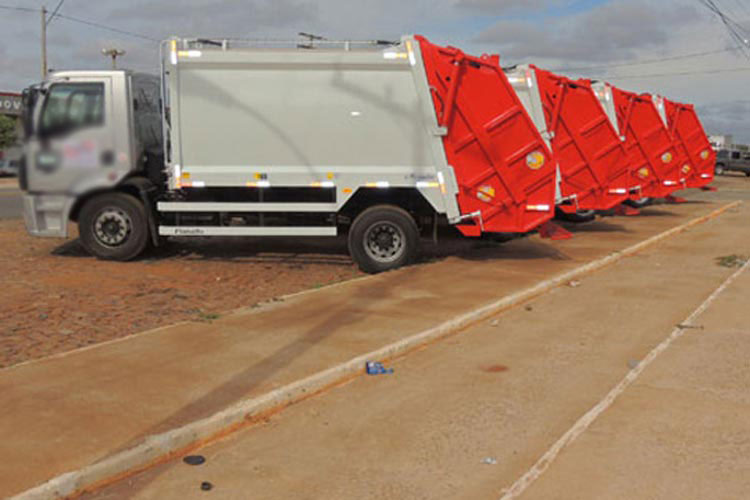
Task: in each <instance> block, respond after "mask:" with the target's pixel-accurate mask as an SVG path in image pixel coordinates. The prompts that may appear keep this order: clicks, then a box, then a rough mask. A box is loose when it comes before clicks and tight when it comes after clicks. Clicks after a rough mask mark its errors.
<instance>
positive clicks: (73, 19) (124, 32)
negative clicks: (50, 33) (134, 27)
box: [0, 0, 160, 42]
mask: <svg viewBox="0 0 750 500" xmlns="http://www.w3.org/2000/svg"><path fill="white" fill-rule="evenodd" d="M63 2H64V0H63V1H61V2H60V3H58V7H56V10H57V11H59V7H60V6H61V5H62V4H63ZM0 9H2V10H15V11H19V12H34V13H38V12H39V11H38V10H37V9H32V8H29V7H16V6H13V5H0ZM53 16H54V14H53V15H52V16H50V18H49V20H48V21H47V24H49V21H51V20H52V17H53ZM56 17H57V18H58V19H65V20H66V21H71V22H74V23H79V24H84V25H86V26H90V27H93V28H99V29H101V30H105V31H111V32H112V33H118V34H120V35H127V36H131V37H134V38H140V39H142V40H148V41H150V42H159V41H160V40H159V39H157V38H153V37H150V36H147V35H144V34H142V33H136V32H134V31H128V30H122V29H119V28H113V27H112V26H107V25H106V24H102V23H98V22H95V21H89V20H87V19H81V18H78V17H73V16H68V15H66V14H61V13H59V12H58V13H57V16H56Z"/></svg>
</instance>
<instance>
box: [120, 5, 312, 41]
mask: <svg viewBox="0 0 750 500" xmlns="http://www.w3.org/2000/svg"><path fill="white" fill-rule="evenodd" d="M107 20H108V22H109V23H115V22H119V23H123V22H125V23H133V22H135V23H137V25H138V26H139V27H142V28H141V29H146V30H147V31H148V33H147V34H151V35H152V36H155V37H157V38H166V37H167V36H168V35H174V34H183V35H186V36H187V35H200V36H215V35H217V36H223V37H244V38H259V36H258V33H264V32H269V31H276V30H278V29H280V28H289V27H293V26H300V25H304V24H305V23H313V22H316V21H317V20H318V7H317V4H316V3H313V2H309V1H305V0H250V1H248V0H220V1H214V2H206V1H204V0H184V1H181V2H179V3H175V2H154V1H140V2H138V3H136V4H135V5H128V6H127V7H118V8H116V9H114V10H112V11H111V12H110V14H109V16H108V17H107ZM131 25H132V24H131Z"/></svg>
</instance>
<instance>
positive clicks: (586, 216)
mask: <svg viewBox="0 0 750 500" xmlns="http://www.w3.org/2000/svg"><path fill="white" fill-rule="evenodd" d="M555 217H556V218H558V219H561V220H564V221H567V222H574V223H576V224H582V223H584V222H591V221H592V220H594V219H596V211H595V210H578V211H577V212H574V213H571V214H569V213H567V212H563V211H562V210H557V211H556V213H555Z"/></svg>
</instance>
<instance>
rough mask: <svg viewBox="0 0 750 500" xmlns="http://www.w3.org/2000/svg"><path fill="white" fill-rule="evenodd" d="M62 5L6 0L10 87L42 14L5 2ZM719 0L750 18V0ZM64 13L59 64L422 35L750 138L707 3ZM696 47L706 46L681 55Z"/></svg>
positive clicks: (727, 47) (731, 51)
mask: <svg viewBox="0 0 750 500" xmlns="http://www.w3.org/2000/svg"><path fill="white" fill-rule="evenodd" d="M58 2H59V0H0V91H19V90H20V89H22V88H23V87H25V86H27V85H28V84H30V83H32V82H35V81H38V80H39V79H40V14H39V13H36V12H28V11H18V10H9V9H4V8H3V7H8V6H11V7H21V8H26V9H39V8H40V7H41V6H42V5H43V4H44V5H46V7H47V9H49V10H53V9H54V8H55V6H56V5H57V4H58ZM717 3H718V4H719V6H721V7H722V8H723V9H725V11H726V12H727V13H729V14H730V15H731V16H732V17H733V18H734V19H735V20H737V21H739V22H740V23H741V24H742V25H744V26H747V27H750V0H717ZM59 12H60V13H61V14H62V15H63V16H65V17H58V18H55V19H53V20H52V21H51V22H50V23H49V26H48V35H47V37H48V54H49V55H48V57H49V67H50V68H54V69H93V68H106V67H108V65H109V64H110V63H109V60H108V59H105V58H104V57H103V56H102V55H101V49H102V48H110V47H116V48H120V49H124V50H125V51H126V55H125V56H123V57H122V59H121V66H123V67H129V68H133V69H137V70H141V71H152V72H156V71H157V68H158V43H157V42H156V41H154V40H161V39H165V38H168V37H170V36H172V35H179V36H196V37H206V38H211V37H219V38H221V37H237V38H283V39H292V38H295V37H296V36H297V33H298V32H300V31H304V32H309V33H315V34H320V35H323V36H325V37H327V38H332V39H389V40H390V39H398V38H399V37H400V36H401V35H403V34H410V33H418V34H422V35H425V36H427V37H428V38H430V39H431V40H432V41H434V42H436V43H438V44H446V45H448V44H449V45H453V46H456V47H459V48H461V49H463V50H464V51H466V52H468V53H473V54H477V55H479V54H482V53H493V54H494V53H499V54H500V57H501V62H502V64H504V65H511V64H516V63H534V64H536V65H537V66H540V67H543V68H546V69H550V70H553V71H557V72H560V73H563V74H566V75H568V76H571V77H576V78H577V77H587V78H595V79H602V80H607V81H610V82H612V83H613V84H615V85H617V86H618V87H622V88H625V89H628V90H633V91H638V92H646V91H648V92H653V93H659V94H662V95H665V96H667V97H669V98H672V99H674V100H678V101H681V102H689V103H693V104H695V105H696V106H697V108H698V111H699V114H700V117H701V119H702V121H703V123H704V125H705V128H706V130H707V131H708V132H709V133H717V134H733V135H734V137H735V142H741V143H750V120H747V117H748V115H749V114H750V96H748V95H747V88H748V82H749V80H750V58H749V56H747V55H745V53H744V52H743V51H740V50H736V49H737V45H736V42H734V41H733V40H732V39H731V37H730V36H729V34H728V32H727V30H726V29H725V27H724V26H723V24H722V23H721V22H720V21H719V19H718V18H717V17H716V16H715V15H714V14H713V13H711V12H710V11H708V10H707V9H706V8H705V7H703V6H702V5H701V4H700V2H699V1H698V0H658V1H657V0H409V1H404V0H317V1H314V0H127V1H123V0H64V2H63V4H62V7H61V8H60V11H59ZM71 18H72V19H71ZM73 19H76V20H78V21H74V20H73ZM81 21H85V22H88V23H93V24H99V25H104V26H107V27H110V28H114V29H116V30H121V31H125V32H129V33H130V34H124V33H119V32H114V31H108V30H105V29H102V28H99V27H96V26H93V25H92V24H85V23H84V22H81ZM696 53H700V54H705V53H708V54H705V55H701V56H690V57H683V56H685V55H690V54H696ZM749 53H750V52H749ZM665 59H666V60H665ZM654 60H659V61H658V62H654ZM727 70H729V71H727ZM746 70H747V71H746Z"/></svg>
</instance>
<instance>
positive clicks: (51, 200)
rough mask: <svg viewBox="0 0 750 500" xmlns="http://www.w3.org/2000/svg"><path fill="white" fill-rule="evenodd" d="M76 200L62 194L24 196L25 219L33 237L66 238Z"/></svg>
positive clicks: (27, 228)
mask: <svg viewBox="0 0 750 500" xmlns="http://www.w3.org/2000/svg"><path fill="white" fill-rule="evenodd" d="M74 203H75V198H74V197H72V196H67V195H60V194H28V193H27V194H24V195H23V219H24V221H25V222H26V230H27V231H28V232H29V234H31V235H32V236H48V237H57V238H66V237H67V236H68V219H69V217H70V211H71V210H72V208H73V204H74Z"/></svg>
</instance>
